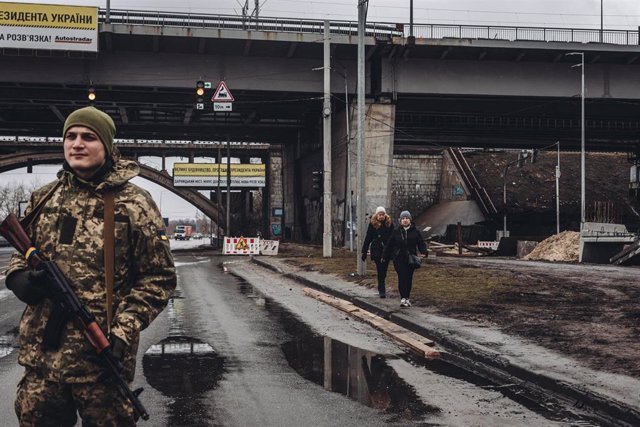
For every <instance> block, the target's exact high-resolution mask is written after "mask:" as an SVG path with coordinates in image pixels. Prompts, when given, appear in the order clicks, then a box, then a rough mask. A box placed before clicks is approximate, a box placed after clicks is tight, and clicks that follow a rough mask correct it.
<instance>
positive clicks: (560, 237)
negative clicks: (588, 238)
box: [524, 231, 580, 261]
mask: <svg viewBox="0 0 640 427" xmlns="http://www.w3.org/2000/svg"><path fill="white" fill-rule="evenodd" d="M579 254H580V233H578V232H577V231H563V232H562V233H560V234H554V235H553V236H551V237H549V238H547V239H545V240H543V241H542V242H540V243H538V245H537V246H536V247H535V249H534V250H533V251H531V253H529V254H528V255H527V256H525V257H524V259H528V260H537V261H578V257H579Z"/></svg>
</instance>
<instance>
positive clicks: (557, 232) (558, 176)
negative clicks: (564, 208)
mask: <svg viewBox="0 0 640 427" xmlns="http://www.w3.org/2000/svg"><path fill="white" fill-rule="evenodd" d="M556 145H557V146H558V163H557V164H556V234H560V141H557V142H556Z"/></svg>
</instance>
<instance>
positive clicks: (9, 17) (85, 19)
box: [0, 2, 98, 30]
mask: <svg viewBox="0 0 640 427" xmlns="http://www.w3.org/2000/svg"><path fill="white" fill-rule="evenodd" d="M0 26H7V27H31V28H64V29H73V30H97V29H98V8H97V7H86V6H62V5H47V4H34V3H4V2H0Z"/></svg>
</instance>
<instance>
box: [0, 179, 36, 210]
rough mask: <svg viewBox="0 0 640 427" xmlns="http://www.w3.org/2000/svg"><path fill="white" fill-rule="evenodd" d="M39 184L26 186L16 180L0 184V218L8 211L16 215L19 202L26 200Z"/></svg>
mask: <svg viewBox="0 0 640 427" xmlns="http://www.w3.org/2000/svg"><path fill="white" fill-rule="evenodd" d="M39 186H40V185H39V184H31V185H30V186H27V185H25V184H24V183H17V182H10V183H8V184H3V185H0V219H1V218H5V217H6V216H7V215H9V214H10V213H14V214H16V215H18V213H19V209H20V202H23V201H28V200H29V197H30V196H31V193H32V192H33V190H35V189H36V188H37V187H39Z"/></svg>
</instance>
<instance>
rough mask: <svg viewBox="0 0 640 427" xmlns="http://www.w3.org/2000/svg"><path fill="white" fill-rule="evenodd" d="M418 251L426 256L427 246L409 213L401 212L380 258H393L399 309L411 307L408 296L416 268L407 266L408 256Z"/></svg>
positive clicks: (416, 253)
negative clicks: (398, 293)
mask: <svg viewBox="0 0 640 427" xmlns="http://www.w3.org/2000/svg"><path fill="white" fill-rule="evenodd" d="M418 251H420V253H422V254H426V253H427V245H426V244H425V243H424V241H423V240H422V236H421V235H420V232H419V231H418V230H417V229H416V227H415V226H414V225H413V224H412V223H411V214H410V213H409V211H402V213H401V214H400V225H399V226H398V228H396V229H395V230H393V233H392V234H391V237H390V238H389V241H388V242H387V246H386V247H385V249H384V254H383V256H382V257H383V259H384V260H389V259H391V257H393V267H394V268H395V269H396V273H397V274H398V289H399V290H400V307H411V301H409V296H410V295H411V285H412V282H413V271H414V270H415V269H416V267H415V266H412V265H409V255H410V254H411V255H418Z"/></svg>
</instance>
